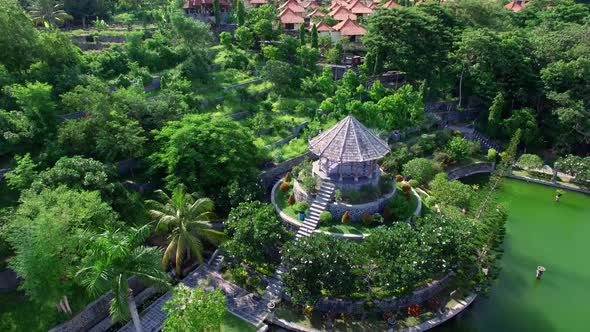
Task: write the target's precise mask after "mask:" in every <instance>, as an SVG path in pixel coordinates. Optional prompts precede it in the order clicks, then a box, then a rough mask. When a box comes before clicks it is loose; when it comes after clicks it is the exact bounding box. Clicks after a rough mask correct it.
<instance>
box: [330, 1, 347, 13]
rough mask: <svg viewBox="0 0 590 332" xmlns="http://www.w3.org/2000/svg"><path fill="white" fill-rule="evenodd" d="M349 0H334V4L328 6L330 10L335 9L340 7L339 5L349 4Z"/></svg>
mask: <svg viewBox="0 0 590 332" xmlns="http://www.w3.org/2000/svg"><path fill="white" fill-rule="evenodd" d="M347 5H348V2H346V1H344V0H332V4H331V5H330V7H328V10H330V11H331V10H333V9H336V8H338V6H347Z"/></svg>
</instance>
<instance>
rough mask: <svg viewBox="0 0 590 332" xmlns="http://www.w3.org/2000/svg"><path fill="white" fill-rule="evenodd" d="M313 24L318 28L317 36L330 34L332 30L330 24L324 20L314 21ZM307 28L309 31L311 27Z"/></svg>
mask: <svg viewBox="0 0 590 332" xmlns="http://www.w3.org/2000/svg"><path fill="white" fill-rule="evenodd" d="M315 26H316V28H317V30H318V36H320V37H324V36H331V34H332V32H333V31H334V29H332V27H331V26H329V25H327V24H326V23H324V22H320V23H316V24H315ZM309 30H310V31H311V28H310V29H309Z"/></svg>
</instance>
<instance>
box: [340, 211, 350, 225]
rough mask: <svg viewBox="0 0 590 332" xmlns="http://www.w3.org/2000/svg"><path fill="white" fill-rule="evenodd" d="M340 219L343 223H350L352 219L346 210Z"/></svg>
mask: <svg viewBox="0 0 590 332" xmlns="http://www.w3.org/2000/svg"><path fill="white" fill-rule="evenodd" d="M340 221H341V222H342V223H343V224H345V225H348V224H350V222H351V221H352V218H351V217H350V213H348V211H346V212H344V214H343V215H342V218H341V219H340Z"/></svg>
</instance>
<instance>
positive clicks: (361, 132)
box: [309, 115, 390, 190]
mask: <svg viewBox="0 0 590 332" xmlns="http://www.w3.org/2000/svg"><path fill="white" fill-rule="evenodd" d="M309 150H310V151H311V152H312V153H313V154H315V155H316V156H317V157H318V158H319V160H318V161H316V162H315V163H314V166H313V173H314V175H315V176H318V177H320V178H321V179H325V180H329V181H331V182H334V183H335V185H336V188H342V189H346V190H350V189H351V187H352V188H356V189H357V190H358V188H361V187H363V186H367V185H376V184H377V183H378V181H379V176H380V175H381V170H380V168H379V166H378V165H377V160H378V159H380V158H382V157H384V156H385V155H386V154H388V153H389V152H390V149H389V145H388V144H387V143H386V142H385V141H383V140H382V139H380V138H379V137H377V135H375V134H373V133H372V132H371V131H370V130H369V129H367V128H366V127H365V126H363V125H362V124H361V123H360V122H359V121H358V120H357V119H355V118H354V117H353V116H352V115H348V116H347V117H346V118H344V119H343V120H341V121H340V122H338V123H337V124H336V125H334V126H333V127H332V128H330V129H328V130H326V131H325V132H323V133H320V134H319V135H318V136H316V137H314V138H313V139H311V140H310V141H309Z"/></svg>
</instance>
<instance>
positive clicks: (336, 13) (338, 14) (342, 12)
mask: <svg viewBox="0 0 590 332" xmlns="http://www.w3.org/2000/svg"><path fill="white" fill-rule="evenodd" d="M328 16H330V17H331V18H333V19H335V20H338V21H344V20H346V19H347V18H351V19H353V20H356V15H354V14H353V13H351V12H350V11H349V10H348V9H346V8H345V7H344V6H338V7H336V8H334V9H333V10H332V11H331V12H329V13H328Z"/></svg>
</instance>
